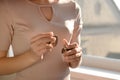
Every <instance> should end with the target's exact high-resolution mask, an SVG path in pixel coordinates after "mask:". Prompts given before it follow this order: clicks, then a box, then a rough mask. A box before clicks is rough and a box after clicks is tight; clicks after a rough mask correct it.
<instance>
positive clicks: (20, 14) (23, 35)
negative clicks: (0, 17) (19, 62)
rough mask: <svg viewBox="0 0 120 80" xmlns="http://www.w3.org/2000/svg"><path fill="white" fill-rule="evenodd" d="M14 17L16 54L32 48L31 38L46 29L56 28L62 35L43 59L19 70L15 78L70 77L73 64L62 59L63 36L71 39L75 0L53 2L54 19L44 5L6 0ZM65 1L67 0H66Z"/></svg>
mask: <svg viewBox="0 0 120 80" xmlns="http://www.w3.org/2000/svg"><path fill="white" fill-rule="evenodd" d="M6 1H7V6H8V9H9V11H10V16H11V18H12V20H13V24H12V28H13V35H12V47H13V52H14V54H15V55H20V54H21V53H23V52H25V51H26V50H28V49H29V48H30V39H31V38H32V37H33V36H35V35H37V34H39V33H45V32H51V31H52V32H54V34H55V35H57V36H58V44H57V46H56V47H55V48H54V49H53V51H52V52H51V53H47V54H46V55H45V57H44V59H43V60H41V61H38V62H37V63H36V64H34V65H32V66H30V67H29V68H27V69H25V70H23V71H21V72H18V73H16V78H15V80H69V77H70V76H69V74H70V71H69V67H68V65H67V64H66V63H65V62H64V61H63V60H62V54H61V49H62V47H63V44H62V39H63V38H66V39H67V40H69V39H70V34H71V32H72V29H73V24H74V19H75V17H76V15H77V12H75V11H76V10H75V3H74V2H72V1H68V2H67V0H66V2H64V3H62V0H60V2H59V3H58V4H52V8H53V17H52V19H51V21H48V20H47V19H45V17H44V16H43V14H42V13H41V10H40V5H37V4H34V3H31V2H29V1H28V0H6ZM63 1H64V0H63Z"/></svg>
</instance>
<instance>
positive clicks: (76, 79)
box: [71, 66, 120, 80]
mask: <svg viewBox="0 0 120 80" xmlns="http://www.w3.org/2000/svg"><path fill="white" fill-rule="evenodd" d="M71 78H72V80H119V79H120V73H119V72H114V71H109V70H104V69H98V68H92V67H86V66H81V67H80V68H76V69H71Z"/></svg>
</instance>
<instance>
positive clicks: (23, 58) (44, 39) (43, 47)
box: [0, 32, 56, 75]
mask: <svg viewBox="0 0 120 80" xmlns="http://www.w3.org/2000/svg"><path fill="white" fill-rule="evenodd" d="M55 43H56V37H54V34H53V32H48V33H42V34H38V35H36V36H34V37H33V38H32V39H31V41H30V49H29V50H28V51H26V52H24V53H21V55H17V56H14V57H6V55H7V51H0V75H4V74H10V73H15V72H19V71H21V70H23V69H25V68H27V67H29V66H31V65H33V64H35V63H36V62H37V61H39V60H41V59H44V54H46V53H49V52H50V51H52V49H53V48H54V47H55Z"/></svg>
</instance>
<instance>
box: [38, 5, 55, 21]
mask: <svg viewBox="0 0 120 80" xmlns="http://www.w3.org/2000/svg"><path fill="white" fill-rule="evenodd" d="M42 7H43V6H42ZM50 7H51V10H52V15H51V19H50V20H48V19H47V17H46V16H45V14H44V13H43V11H42V10H41V6H39V7H38V8H39V10H38V11H39V13H40V14H41V16H42V18H43V19H44V20H45V21H47V22H52V20H53V19H54V15H55V11H54V7H53V5H51V6H50Z"/></svg>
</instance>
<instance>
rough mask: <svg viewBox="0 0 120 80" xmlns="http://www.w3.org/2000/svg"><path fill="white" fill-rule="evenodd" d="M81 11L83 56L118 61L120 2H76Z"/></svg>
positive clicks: (115, 0) (98, 0)
mask: <svg viewBox="0 0 120 80" xmlns="http://www.w3.org/2000/svg"><path fill="white" fill-rule="evenodd" d="M76 1H77V2H78V3H79V4H80V6H81V9H82V16H83V23H84V26H83V31H82V47H83V52H84V54H85V55H91V56H97V57H105V58H114V59H120V0H76Z"/></svg>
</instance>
